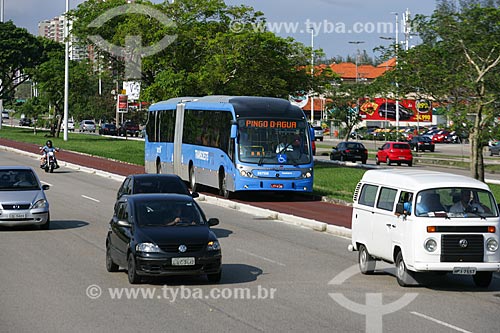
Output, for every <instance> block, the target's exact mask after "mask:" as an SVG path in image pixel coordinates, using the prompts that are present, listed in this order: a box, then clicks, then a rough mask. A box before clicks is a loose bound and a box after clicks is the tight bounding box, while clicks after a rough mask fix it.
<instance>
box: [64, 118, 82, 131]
mask: <svg viewBox="0 0 500 333" xmlns="http://www.w3.org/2000/svg"><path fill="white" fill-rule="evenodd" d="M80 128H81V127H80ZM61 130H63V131H64V120H63V122H62V123H61ZM74 130H75V122H74V121H73V120H72V119H68V131H70V132H72V131H74Z"/></svg>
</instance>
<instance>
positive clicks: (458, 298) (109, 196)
mask: <svg viewBox="0 0 500 333" xmlns="http://www.w3.org/2000/svg"><path fill="white" fill-rule="evenodd" d="M0 164H1V165H16V164H23V165H32V166H34V167H36V166H37V164H38V160H37V159H34V158H29V157H26V156H23V155H18V154H15V153H11V152H7V151H3V150H0ZM38 174H39V176H40V178H41V179H42V181H43V182H45V183H47V184H50V185H51V188H50V189H49V190H48V191H47V195H48V198H49V201H50V204H51V217H52V224H51V229H50V230H47V231H43V230H37V229H36V228H0V272H1V273H0V285H1V288H0V331H2V332H68V331H71V332H79V331H91V332H115V331H116V332H137V331H147V332H160V331H161V332H165V331H174V330H175V331H182V332H194V331H209V330H210V331H224V332H225V331H237V332H267V331H274V332H284V331H293V332H303V331H310V332H331V331H334V332H364V331H371V332H382V331H393V332H399V331H405V332H425V331H428V332H456V331H458V332H497V331H498V323H499V321H498V314H499V313H500V312H499V310H498V309H499V308H500V281H499V279H498V277H496V276H495V278H494V281H493V283H492V285H491V286H490V288H488V289H482V290H481V289H477V288H476V287H475V286H474V284H473V282H472V279H471V278H470V277H447V278H445V277H441V276H432V277H429V278H427V279H426V281H425V282H426V284H425V286H422V287H413V288H401V287H399V286H398V284H397V282H396V279H395V277H394V276H393V275H392V274H393V269H392V268H391V267H390V266H389V265H383V264H377V267H378V268H379V269H380V270H379V271H378V272H377V273H376V274H375V275H373V276H364V275H361V274H359V273H358V269H357V264H356V263H357V254H356V253H350V252H348V251H347V250H346V247H347V245H348V243H349V240H347V239H343V238H338V237H335V236H333V235H330V234H326V233H319V232H315V231H312V230H310V229H306V228H300V227H296V226H292V225H289V224H287V223H283V222H275V221H270V220H267V219H260V218H256V217H255V216H252V215H249V214H244V213H241V212H238V211H237V210H233V209H224V208H221V207H218V206H215V205H210V204H206V203H204V202H202V201H200V204H201V205H202V207H203V208H204V210H205V212H206V214H207V216H209V217H218V218H219V219H220V220H221V223H220V225H218V226H217V227H215V228H213V230H214V231H215V233H216V234H217V235H218V237H219V239H220V241H221V245H222V249H223V277H222V281H221V282H220V283H219V284H217V285H211V284H208V283H207V282H206V280H205V279H204V278H203V277H199V278H198V277H187V278H186V277H179V278H168V279H154V280H150V281H148V282H147V283H145V284H142V285H138V286H133V287H132V286H131V285H129V284H128V281H127V276H126V273H125V271H121V272H118V273H108V272H107V271H106V269H105V237H106V232H107V228H108V222H109V220H110V218H111V214H112V208H113V204H114V198H115V194H116V191H117V188H118V185H119V183H118V182H117V181H116V180H112V179H106V178H103V177H100V176H97V175H92V174H89V173H85V172H80V171H75V170H72V169H66V168H61V169H59V170H58V172H57V173H54V174H46V173H44V172H38ZM127 296H128V297H127Z"/></svg>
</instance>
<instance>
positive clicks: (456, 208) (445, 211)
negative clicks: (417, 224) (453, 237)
mask: <svg viewBox="0 0 500 333" xmlns="http://www.w3.org/2000/svg"><path fill="white" fill-rule="evenodd" d="M415 204H416V206H415V207H416V210H415V215H416V216H425V217H446V218H455V217H457V218H464V217H479V218H481V219H485V218H487V217H497V216H498V210H497V205H496V203H495V199H494V198H493V195H492V194H491V193H490V192H489V191H486V190H482V189H475V188H461V187H454V188H438V189H431V190H425V191H421V192H419V193H418V194H417V196H416V200H415Z"/></svg>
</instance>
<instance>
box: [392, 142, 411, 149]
mask: <svg viewBox="0 0 500 333" xmlns="http://www.w3.org/2000/svg"><path fill="white" fill-rule="evenodd" d="M393 147H394V148H395V149H410V146H409V145H408V144H407V143H395V144H394V145H393Z"/></svg>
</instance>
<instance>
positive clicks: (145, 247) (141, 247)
mask: <svg viewBox="0 0 500 333" xmlns="http://www.w3.org/2000/svg"><path fill="white" fill-rule="evenodd" d="M135 250H136V251H137V252H147V253H152V252H160V251H161V250H160V248H159V247H158V245H156V244H153V243H139V244H137V245H136V246H135Z"/></svg>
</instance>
